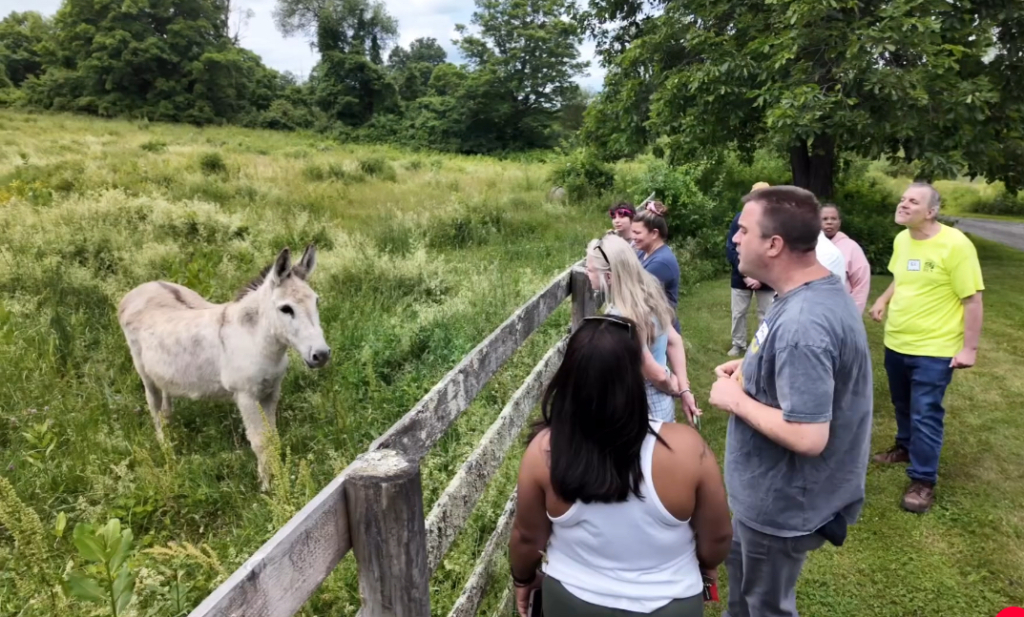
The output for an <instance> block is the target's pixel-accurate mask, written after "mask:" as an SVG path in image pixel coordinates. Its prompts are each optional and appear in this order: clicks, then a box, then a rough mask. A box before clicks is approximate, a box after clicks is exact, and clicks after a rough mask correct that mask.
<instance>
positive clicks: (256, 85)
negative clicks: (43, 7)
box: [24, 0, 277, 123]
mask: <svg viewBox="0 0 1024 617" xmlns="http://www.w3.org/2000/svg"><path fill="white" fill-rule="evenodd" d="M225 16H226V13H225V5H224V4H221V3H220V2H219V1H218V0H148V1H147V2H145V3H136V2H132V1H131V0H129V1H127V2H118V1H115V0H64V3H63V5H62V6H61V8H60V10H58V11H57V14H56V15H55V17H54V19H53V32H52V36H49V37H47V39H46V40H45V41H44V42H43V43H40V44H38V45H37V46H36V48H37V49H41V50H42V51H41V52H40V53H41V56H43V57H45V59H46V61H47V62H48V63H49V66H47V67H46V71H45V73H43V74H42V75H41V77H39V78H38V79H37V78H35V77H32V78H30V79H28V80H26V82H25V87H24V90H25V93H26V98H27V100H28V101H29V102H30V103H32V104H35V105H37V106H40V107H44V108H55V109H68V110H75V111H84V112H89V113H95V114H101V115H107V116H113V115H121V114H139V115H145V116H147V117H150V118H153V119H158V120H168V121H187V122H195V123H207V122H216V121H223V120H233V119H238V118H239V117H241V116H242V115H243V114H246V113H249V112H250V111H253V108H255V109H256V110H258V109H265V108H266V107H267V106H269V105H270V103H271V101H272V100H273V98H274V96H275V92H276V89H277V79H276V73H274V72H273V71H270V70H269V69H267V68H266V67H264V66H263V64H262V62H261V61H260V59H259V57H258V56H256V55H255V54H253V53H252V52H250V51H248V50H243V49H240V48H238V47H235V46H234V45H232V44H231V42H230V40H229V39H228V38H227V37H226V36H225V34H224V33H225V26H226V24H225V21H224V20H225Z"/></svg>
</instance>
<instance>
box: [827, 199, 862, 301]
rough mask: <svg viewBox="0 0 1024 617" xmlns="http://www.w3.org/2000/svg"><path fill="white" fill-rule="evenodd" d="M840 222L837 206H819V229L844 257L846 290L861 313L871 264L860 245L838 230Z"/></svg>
mask: <svg viewBox="0 0 1024 617" xmlns="http://www.w3.org/2000/svg"><path fill="white" fill-rule="evenodd" d="M842 222H843V220H842V217H841V216H840V214H839V208H838V207H837V206H836V205H835V204H825V205H824V206H822V207H821V230H822V231H823V232H825V237H826V238H828V239H829V240H831V241H832V244H835V245H836V247H837V248H838V249H839V250H840V251H841V252H842V253H843V257H845V258H846V290H847V291H848V292H850V295H851V296H853V302H854V303H855V304H856V305H857V308H858V309H859V310H860V312H861V313H863V312H864V307H865V306H866V305H867V302H868V292H869V291H870V290H871V266H869V265H868V258H867V257H866V256H865V255H864V251H863V249H861V248H860V245H859V244H857V243H856V242H854V241H853V240H852V239H851V238H850V236H848V235H846V234H844V233H843V232H841V231H839V226H840V225H842Z"/></svg>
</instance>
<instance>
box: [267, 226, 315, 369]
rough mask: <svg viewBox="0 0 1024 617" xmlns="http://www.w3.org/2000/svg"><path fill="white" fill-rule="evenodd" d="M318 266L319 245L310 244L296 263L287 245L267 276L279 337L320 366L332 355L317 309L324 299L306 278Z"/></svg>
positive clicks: (271, 315) (308, 362) (273, 322)
mask: <svg viewBox="0 0 1024 617" xmlns="http://www.w3.org/2000/svg"><path fill="white" fill-rule="evenodd" d="M314 268H316V247H315V246H313V245H312V244H310V245H309V246H307V247H306V251H305V252H304V253H303V254H302V259H301V260H300V261H299V263H297V264H295V265H294V266H293V265H292V263H291V251H290V250H289V249H288V247H285V248H284V249H283V250H282V251H281V252H280V253H279V254H278V256H277V259H276V260H275V261H274V263H273V264H271V266H270V269H269V271H268V272H267V273H266V276H265V277H264V279H263V284H262V285H263V286H264V287H265V291H266V297H268V298H270V302H272V303H273V307H272V310H270V311H267V313H268V320H269V322H270V324H271V327H272V329H273V331H274V332H275V334H276V335H277V336H278V338H279V339H283V341H286V342H287V343H288V345H289V346H290V347H292V348H293V349H295V351H297V352H299V354H300V355H301V356H302V359H303V360H304V361H305V362H306V366H309V367H310V368H320V367H322V366H324V365H325V364H327V361H328V360H329V359H330V358H331V348H330V347H328V346H327V341H325V340H324V332H323V330H322V329H321V328H320V313H319V311H318V309H317V307H318V305H319V304H320V298H319V297H318V296H317V295H316V292H314V291H313V288H312V287H310V286H309V284H308V283H307V282H306V280H307V279H308V278H309V275H310V274H312V273H313V269H314Z"/></svg>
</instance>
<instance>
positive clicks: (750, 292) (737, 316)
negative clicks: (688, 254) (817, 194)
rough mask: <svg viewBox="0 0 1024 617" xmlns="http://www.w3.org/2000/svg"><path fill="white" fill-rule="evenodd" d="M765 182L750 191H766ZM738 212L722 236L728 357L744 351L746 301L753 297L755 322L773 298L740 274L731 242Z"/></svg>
mask: <svg viewBox="0 0 1024 617" xmlns="http://www.w3.org/2000/svg"><path fill="white" fill-rule="evenodd" d="M767 186H768V183H767V182H758V183H756V184H754V186H753V188H752V189H751V190H757V189H760V188H766V187H767ZM739 219H740V213H739V212H737V213H736V216H735V217H733V219H732V225H730V226H729V234H728V235H727V236H726V237H725V257H726V259H728V260H729V264H730V265H731V266H732V281H731V286H732V302H731V304H732V348H731V349H729V355H730V356H742V355H743V354H744V353H746V351H747V314H748V311H749V310H750V300H751V298H752V297H753V296H757V323H759V324H760V323H761V322H763V321H764V316H765V313H767V312H768V307H769V306H771V304H772V300H773V298H775V290H774V289H772V288H771V287H769V286H768V285H766V284H764V283H762V282H761V281H757V280H754V279H752V278H750V277H746V276H743V275H742V274H740V270H739V265H740V258H739V253H737V252H736V243H734V242H733V241H732V239H733V236H735V235H736V231H737V230H739Z"/></svg>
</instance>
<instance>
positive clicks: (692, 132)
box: [581, 0, 1021, 197]
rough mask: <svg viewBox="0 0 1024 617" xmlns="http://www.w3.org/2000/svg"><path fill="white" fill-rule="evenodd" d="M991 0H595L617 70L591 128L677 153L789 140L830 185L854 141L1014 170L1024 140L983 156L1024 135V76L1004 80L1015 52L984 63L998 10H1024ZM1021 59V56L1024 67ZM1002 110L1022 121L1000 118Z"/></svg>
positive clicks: (876, 152)
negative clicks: (985, 6) (1012, 82)
mask: <svg viewBox="0 0 1024 617" xmlns="http://www.w3.org/2000/svg"><path fill="white" fill-rule="evenodd" d="M990 4H991V5H993V6H992V7H991V8H990V9H989V10H987V11H986V10H982V11H979V10H978V8H977V6H976V5H975V4H974V3H969V2H967V0H949V1H947V0H885V1H883V0H867V1H864V0H831V1H829V2H822V1H821V0H791V1H788V2H775V1H769V0H742V1H741V0H677V1H676V2H666V1H664V0H658V1H657V2H656V4H655V6H654V7H653V8H654V9H655V11H656V12H657V14H656V13H655V12H651V11H650V10H648V8H649V7H647V6H646V5H645V4H644V3H643V2H641V1H640V0H591V2H590V6H589V10H588V11H586V12H585V13H584V14H583V15H582V19H581V21H582V23H583V24H584V25H585V26H586V27H587V28H588V29H589V30H590V31H591V32H592V33H593V34H594V35H595V37H596V38H597V42H598V48H599V53H600V54H601V56H602V58H603V59H604V62H605V63H606V65H607V66H608V74H607V77H606V88H605V91H604V92H603V93H602V95H601V96H600V97H599V99H598V102H597V103H596V104H595V105H594V106H592V107H593V108H592V109H591V110H590V111H589V112H588V118H587V123H586V126H585V136H586V138H587V140H588V141H591V142H593V143H597V144H600V145H602V146H605V148H606V149H607V150H608V151H609V153H615V154H622V153H623V152H637V151H640V150H641V149H642V148H643V147H646V146H648V145H650V144H653V143H655V142H657V143H658V145H659V147H660V148H661V149H663V150H664V151H665V153H666V154H667V155H668V156H670V157H673V158H681V157H689V156H695V155H699V154H703V153H706V152H707V151H709V149H713V150H714V149H717V150H721V149H723V148H725V147H730V146H733V147H736V148H737V149H739V150H740V151H741V152H753V150H754V149H755V147H756V146H757V145H760V144H765V143H770V144H774V145H775V146H776V147H778V148H779V149H780V150H782V151H783V152H787V153H788V155H789V159H790V167H791V169H792V174H793V181H794V183H796V184H797V185H799V186H803V187H805V188H808V189H810V190H812V191H814V192H815V193H817V194H818V195H819V196H822V197H829V196H831V195H832V192H833V186H834V182H835V175H836V173H837V170H838V166H839V161H841V159H842V157H841V154H842V153H843V152H851V153H856V154H859V155H863V156H866V157H870V158H875V157H878V156H880V155H889V156H903V157H905V158H906V159H908V160H920V161H921V163H922V169H923V170H924V172H923V173H924V175H925V176H931V175H935V174H955V173H956V172H957V171H959V170H961V169H968V170H969V171H971V170H972V171H980V170H989V171H999V172H1001V175H1003V176H1004V177H1007V174H1006V173H1005V172H1006V169H1007V168H1008V167H1009V166H1010V165H1009V164H1008V163H1011V162H1012V164H1013V165H1016V166H1019V164H1020V162H1021V158H1020V156H1019V154H1017V153H1019V152H1021V150H1020V149H1018V150H1017V151H1016V153H1015V152H1014V151H1013V148H1012V147H1009V146H1008V147H1000V148H998V149H997V150H996V151H994V152H996V153H997V154H993V153H992V152H990V153H989V155H988V156H978V157H975V156H973V154H975V153H977V154H980V153H979V150H981V149H982V148H984V146H981V144H990V143H992V142H991V141H990V140H991V139H992V138H995V137H997V136H999V135H1002V136H1009V137H1011V138H1012V139H1011V141H1015V142H1016V144H1020V143H1021V142H1020V130H1019V129H1018V128H1017V127H1019V126H1020V122H1019V118H1020V116H1019V113H1020V111H1021V107H1020V103H1019V101H1020V100H1021V98H1020V96H1013V97H1011V96H1008V94H1010V93H1016V94H1018V95H1019V94H1020V89H1019V87H1018V86H1014V87H1002V84H1005V83H1006V80H1007V79H1008V78H1007V77H1005V76H999V75H997V74H996V71H997V70H999V66H1000V64H1001V62H1004V61H998V60H997V61H994V62H989V63H988V64H986V62H985V61H984V60H983V58H984V57H985V56H986V54H991V53H992V52H993V46H994V39H993V32H994V30H995V29H996V25H997V21H998V20H1002V21H1003V22H1004V23H1005V22H1007V21H1009V19H1010V18H1009V17H1008V16H1009V15H1011V14H1019V12H1020V9H1017V8H1015V5H1013V4H1012V3H1010V2H1008V1H1007V2H999V1H993V2H991V3H990ZM997 4H1001V6H1000V7H998V8H997V7H996V6H995V5H997ZM1016 19H1017V21H1015V22H1014V23H1017V24H1019V22H1020V19H1019V17H1017V18H1016ZM610 23H615V24H616V26H615V27H612V28H608V27H606V25H607V24H610ZM1020 32H1021V30H1020V29H1017V30H1016V33H1014V34H1008V35H1007V36H1008V38H1010V39H1012V41H1013V43H1012V44H1007V45H1006V50H1010V49H1013V50H1019V49H1020V46H1019V44H1018V43H1017V42H1018V41H1020V36H1019V33H1020ZM1013 53H1018V52H1013ZM1010 56H1011V52H1009V51H1000V52H999V56H997V58H998V57H1002V58H1004V60H1005V62H1010ZM1019 58H1020V55H1019V53H1018V55H1017V56H1016V57H1015V58H1014V59H1013V60H1012V62H1010V63H1011V64H1012V65H1013V66H1014V67H1020V60H1019ZM1005 62H1004V63H1005ZM1003 70H1004V71H1005V68H1004V69H1003ZM1017 74H1019V70H1018V71H1017ZM1015 79H1019V78H1015ZM994 111H999V112H1000V113H999V116H1000V117H1001V118H1003V119H1010V118H1013V117H1016V118H1018V121H1016V122H1015V123H1012V128H1010V127H1004V128H999V125H998V123H995V122H992V121H991V119H990V114H992V113H993V112H994ZM1008 133H1012V134H1009V135H1008ZM1018 148H1019V146H1018Z"/></svg>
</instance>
